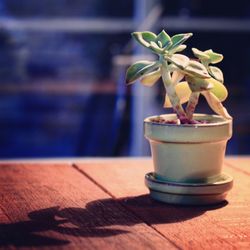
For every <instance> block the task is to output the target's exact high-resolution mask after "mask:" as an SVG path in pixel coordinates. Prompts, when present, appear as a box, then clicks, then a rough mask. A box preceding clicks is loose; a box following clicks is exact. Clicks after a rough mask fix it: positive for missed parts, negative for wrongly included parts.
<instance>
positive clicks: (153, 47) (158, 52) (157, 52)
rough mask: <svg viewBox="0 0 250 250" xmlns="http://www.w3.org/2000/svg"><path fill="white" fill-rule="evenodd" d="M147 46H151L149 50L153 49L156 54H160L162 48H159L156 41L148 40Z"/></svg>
mask: <svg viewBox="0 0 250 250" xmlns="http://www.w3.org/2000/svg"><path fill="white" fill-rule="evenodd" d="M149 48H151V50H152V51H153V52H155V53H156V54H162V53H163V49H162V48H160V47H159V46H158V45H157V44H156V42H152V41H151V42H150V47H149Z"/></svg>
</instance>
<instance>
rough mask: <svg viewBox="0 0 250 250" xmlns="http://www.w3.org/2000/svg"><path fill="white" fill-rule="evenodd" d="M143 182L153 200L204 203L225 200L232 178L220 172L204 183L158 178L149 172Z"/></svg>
mask: <svg viewBox="0 0 250 250" xmlns="http://www.w3.org/2000/svg"><path fill="white" fill-rule="evenodd" d="M145 184H146V186H147V187H148V188H149V190H150V195H151V197H152V198H153V199H155V200H158V201H162V202H166V203H171V204H182V205H206V204H216V203H219V202H221V201H223V200H225V198H226V195H227V193H228V191H229V190H230V189H231V188H232V186H233V178H232V177H231V176H230V175H228V174H226V173H222V174H221V175H220V177H218V178H217V179H216V180H213V181H208V182H206V183H181V182H171V181H163V180H158V179H156V178H155V176H154V173H153V172H151V173H148V174H146V175H145Z"/></svg>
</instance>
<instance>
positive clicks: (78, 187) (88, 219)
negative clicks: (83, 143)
mask: <svg viewBox="0 0 250 250" xmlns="http://www.w3.org/2000/svg"><path fill="white" fill-rule="evenodd" d="M20 247H21V248H22V249H30V248H32V249H33V248H39V249H48V248H49V249H176V247H175V245H174V244H172V243H171V242H170V241H169V240H167V239H166V238H165V237H163V236H162V235H161V234H159V233H158V232H157V231H156V230H154V229H152V228H151V227H149V226H148V225H146V224H145V223H144V222H143V221H142V220H141V219H140V218H138V217H137V216H135V215H134V214H133V213H132V212H130V211H128V210H127V209H126V208H125V207H124V206H123V205H122V204H120V203H119V202H117V201H115V200H113V199H112V198H111V197H110V196H109V195H108V194H107V193H106V192H104V191H103V190H101V189H100V188H99V187H98V186H97V185H96V184H94V183H93V182H92V181H90V180H89V179H88V178H86V177H85V176H84V175H82V174H81V173H79V171H76V170H75V169H74V168H73V167H72V166H71V165H66V164H54V165H53V164H1V165H0V248H1V249H16V248H20Z"/></svg>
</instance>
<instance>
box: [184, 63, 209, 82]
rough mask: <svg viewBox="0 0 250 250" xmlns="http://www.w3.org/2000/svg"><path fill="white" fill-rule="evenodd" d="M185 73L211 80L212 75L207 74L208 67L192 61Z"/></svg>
mask: <svg viewBox="0 0 250 250" xmlns="http://www.w3.org/2000/svg"><path fill="white" fill-rule="evenodd" d="M184 72H185V73H186V74H187V75H189V76H192V77H199V78H210V75H209V74H208V72H207V69H206V67H205V66H204V65H203V64H201V63H199V62H197V61H194V60H190V61H189V64H188V66H187V67H186V68H185V69H184Z"/></svg>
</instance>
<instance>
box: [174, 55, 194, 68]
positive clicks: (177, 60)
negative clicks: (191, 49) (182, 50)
mask: <svg viewBox="0 0 250 250" xmlns="http://www.w3.org/2000/svg"><path fill="white" fill-rule="evenodd" d="M170 59H171V62H172V63H174V64H175V65H176V66H178V67H179V68H180V69H185V68H186V67H187V66H188V65H189V63H190V59H189V58H188V57H187V56H184V55H182V54H173V55H172V56H171V57H170Z"/></svg>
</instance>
